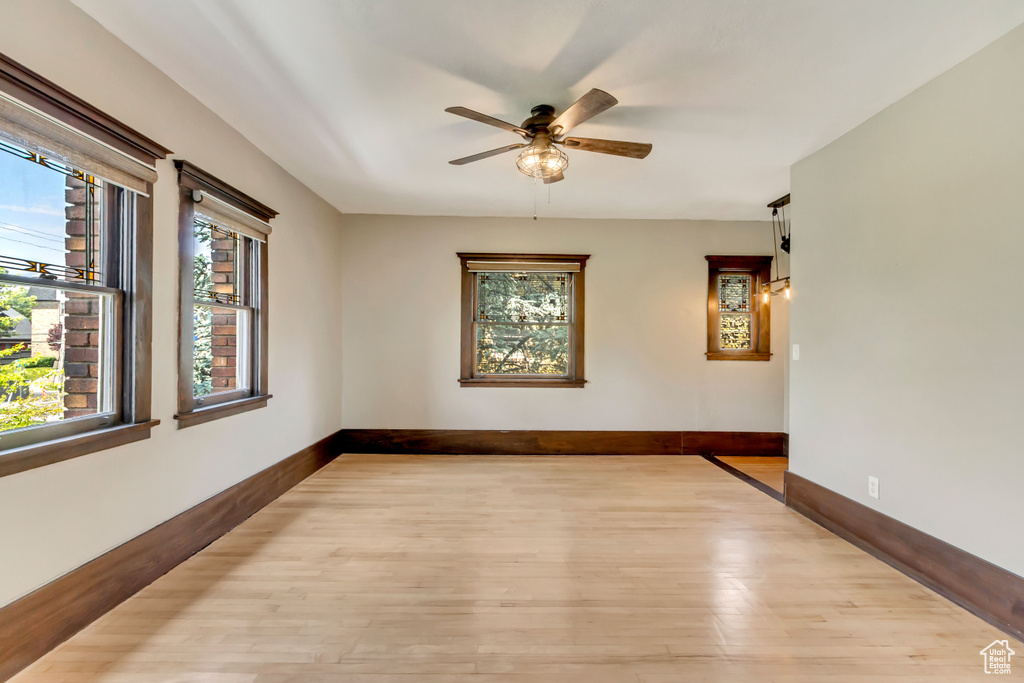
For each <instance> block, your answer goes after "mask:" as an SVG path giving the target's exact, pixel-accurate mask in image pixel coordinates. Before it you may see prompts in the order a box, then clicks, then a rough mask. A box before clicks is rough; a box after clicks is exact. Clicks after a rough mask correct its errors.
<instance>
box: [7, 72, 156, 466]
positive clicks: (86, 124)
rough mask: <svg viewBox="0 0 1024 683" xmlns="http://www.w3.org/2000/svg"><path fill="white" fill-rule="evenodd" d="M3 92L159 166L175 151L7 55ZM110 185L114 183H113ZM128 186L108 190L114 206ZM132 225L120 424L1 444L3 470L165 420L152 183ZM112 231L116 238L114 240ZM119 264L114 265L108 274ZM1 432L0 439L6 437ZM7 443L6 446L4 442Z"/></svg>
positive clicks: (122, 264)
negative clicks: (156, 361) (157, 369)
mask: <svg viewBox="0 0 1024 683" xmlns="http://www.w3.org/2000/svg"><path fill="white" fill-rule="evenodd" d="M0 91H2V92H3V93H5V94H7V95H10V96H11V97H14V98H16V99H18V100H21V101H22V102H25V103H26V104H29V105H31V106H33V107H35V108H37V109H39V110H40V111H42V112H44V113H46V114H49V115H50V116H53V117H54V118H56V119H57V120H59V121H62V122H63V123H65V124H67V125H69V126H71V127H72V128H75V129H76V130H79V131H81V132H83V133H86V134H88V135H91V136H93V137H95V138H96V139H98V140H101V141H102V142H105V143H107V144H109V145H110V146H111V147H114V148H115V149H118V150H120V151H122V152H124V153H125V154H127V155H129V156H131V157H133V158H135V159H137V160H138V161H140V162H142V163H145V164H148V165H150V166H152V165H153V164H155V162H156V161H157V160H158V159H163V158H165V157H166V156H167V155H168V154H170V153H171V152H170V150H169V149H167V148H165V147H163V146H161V145H159V144H157V143H156V142H153V141H152V140H150V139H149V138H147V137H146V136H144V135H143V134H141V133H139V132H138V131H136V130H134V129H132V128H129V127H128V126H126V125H125V124H123V123H121V122H120V121H118V120H116V119H114V118H113V117H111V116H108V115H107V114H105V113H103V112H102V111H100V110H99V109H96V108H95V107H93V106H92V105H90V104H88V103H86V102H85V101H83V100H81V99H79V98H78V97H75V96H74V95H72V94H71V93H69V92H68V91H66V90H64V89H63V88H61V87H59V86H58V85H56V84H54V83H52V82H51V81H48V80H46V79H45V78H43V77H42V76H40V75H39V74H36V73H35V72H33V71H31V70H30V69H27V68H26V67H24V66H22V65H21V64H18V63H17V62H15V61H13V60H12V59H10V58H9V57H7V56H5V55H3V54H0ZM107 187H111V186H109V185H108V186H107ZM121 192H127V190H117V191H111V192H104V202H110V203H111V204H108V206H111V205H112V203H113V202H114V201H115V196H117V195H119V194H120V193H121ZM133 195H134V203H135V216H134V218H135V219H134V221H132V222H131V225H127V226H120V227H121V233H120V234H119V235H117V236H116V238H117V239H120V244H119V248H120V250H121V258H120V261H119V263H118V264H117V268H118V269H119V271H120V272H122V273H123V276H122V279H121V282H120V283H119V289H120V290H121V291H122V292H123V297H122V306H121V311H120V312H119V315H120V334H121V338H122V340H123V343H122V344H121V349H122V354H123V356H122V361H121V377H120V390H121V401H120V410H119V416H118V417H119V422H120V424H117V425H114V426H111V427H107V428H102V429H97V430H93V431H89V432H85V433H82V434H75V435H73V436H68V437H64V438H58V439H52V440H50V441H44V442H42V443H36V444H30V445H26V446H21V447H18V448H11V449H8V450H0V477H3V476H7V475H10V474H16V473H18V472H24V471H26V470H30V469H35V468H37V467H43V466H45V465H49V464H52V463H55V462H61V461H64V460H70V459H72V458H77V457H80V456H83V455H88V454H90V453H96V452H97V451H103V450H106V449H109V448H114V447H116V446H122V445H124V444H127V443H131V442H133V441H139V440H142V439H148V438H149V435H150V431H151V430H152V429H153V427H155V426H156V425H158V424H160V421H159V420H153V419H151V411H152V386H153V363H152V347H153V300H152V299H153V199H152V196H153V184H152V183H147V184H146V195H142V194H135V193H133ZM114 238H115V237H114V236H111V237H110V239H114ZM111 267H112V264H108V267H107V271H108V273H110V272H114V271H112V270H110V268H111ZM2 443H3V441H2V436H0V444H2ZM0 448H2V446H0Z"/></svg>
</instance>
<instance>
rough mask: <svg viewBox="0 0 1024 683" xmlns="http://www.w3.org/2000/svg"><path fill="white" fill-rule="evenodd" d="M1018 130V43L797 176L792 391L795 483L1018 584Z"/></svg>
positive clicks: (862, 129) (1021, 152) (1021, 381)
mask: <svg viewBox="0 0 1024 683" xmlns="http://www.w3.org/2000/svg"><path fill="white" fill-rule="evenodd" d="M1022 114H1024V27H1022V28H1018V29H1016V30H1014V31H1012V32H1011V33H1009V34H1008V35H1007V36H1005V37H1003V38H1001V39H1000V40H998V41H996V42H995V43H993V44H992V45H990V46H989V47H987V48H985V49H984V50H982V51H981V52H979V53H977V54H976V55H974V56H973V57H971V58H969V59H967V60H966V61H965V62H963V63H961V64H960V65H959V66H957V67H955V68H954V69H952V70H950V71H948V72H947V73H945V74H943V75H941V76H939V77H938V78H936V79H935V80H933V81H931V82H930V83H928V84H926V85H925V86H923V87H922V88H920V89H919V90H917V91H916V92H914V93H912V94H911V95H909V96H908V97H906V98H905V99H903V100H901V101H899V102H897V103H896V104H894V105H892V106H891V107H889V108H888V109H886V110H885V111H883V112H881V113H880V114H878V115H877V116H875V117H874V118H872V119H870V120H869V121H867V122H865V123H864V124H862V125H861V126H859V127H857V128H856V129H854V130H853V131H851V132H850V133H848V134H846V135H845V136H843V137H842V138H840V139H839V140H837V141H836V142H834V143H832V144H830V145H829V146H828V147H826V148H824V149H822V150H821V151H819V152H817V153H815V154H813V155H811V156H810V157H808V158H807V159H805V160H803V161H801V162H800V163H798V164H797V165H796V166H795V167H794V168H793V174H792V194H793V233H794V242H795V245H796V247H795V251H794V254H793V275H794V280H793V282H794V287H795V297H794V300H793V304H792V309H793V310H792V340H793V342H794V343H798V344H800V350H801V359H800V360H799V361H796V362H793V363H792V372H791V382H792V383H791V387H790V390H791V468H792V469H793V470H794V471H795V472H797V473H798V474H801V475H803V476H805V477H807V478H809V479H811V480H813V481H815V482H818V483H820V484H822V485H824V486H827V487H829V488H831V489H833V490H835V491H838V492H839V493H841V494H843V495H845V496H848V497H850V498H853V499H854V500H857V501H859V502H861V503H864V504H866V505H869V506H871V507H874V508H876V509H878V510H880V511H881V512H883V513H885V514H888V515H891V516H893V517H895V518H897V519H899V520H902V521H903V522H906V523H907V524H910V525H911V526H913V527H916V528H918V529H921V530H922V531H925V532H927V533H929V534H932V535H935V536H937V537H939V538H941V539H943V540H945V541H948V542H950V543H952V544H954V545H956V546H959V547H960V548H963V549H965V550H967V551H969V552H971V553H974V554H976V555H979V556H981V557H983V558H985V559H987V560H989V561H990V562H993V563H995V564H997V565H1000V566H1002V567H1004V568H1006V569H1009V570H1010V571H1013V572H1016V573H1017V574H1021V575H1024V544H1022V543H1021V542H1020V531H1019V518H1020V499H1021V482H1024V431H1022V429H1021V420H1022V416H1024V390H1022V386H1024V354H1022V353H1021V340H1022V338H1024V317H1022V315H1021V303H1020V302H1021V294H1020V292H1021V286H1020V281H1021V277H1020V264H1021V256H1022V255H1024V224H1022V220H1024V117H1022ZM869 475H872V476H877V477H878V478H879V480H880V481H879V483H880V494H881V496H880V498H879V499H878V500H874V499H872V498H869V497H868V496H867V478H868V476H869Z"/></svg>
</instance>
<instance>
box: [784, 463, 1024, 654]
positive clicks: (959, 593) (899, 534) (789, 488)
mask: <svg viewBox="0 0 1024 683" xmlns="http://www.w3.org/2000/svg"><path fill="white" fill-rule="evenodd" d="M786 505H787V506H788V507H790V508H792V509H793V510H795V511H796V512H799V513H800V514H802V515H803V516H804V517H807V518H808V519H810V520H811V521H813V522H815V523H817V524H819V525H821V526H823V527H825V528H826V529H828V530H829V531H831V532H832V533H834V534H835V535H837V536H839V537H840V538H844V539H846V540H847V541H849V542H850V543H852V544H854V545H855V546H857V547H859V548H861V549H862V550H865V551H867V552H868V553H870V554H871V555H874V556H875V557H877V558H878V559H880V560H882V561H883V562H885V563H886V564H888V565H890V566H892V567H894V568H896V569H898V570H899V571H901V572H903V573H904V574H906V575H907V576H909V577H910V578H912V579H914V580H915V581H917V582H918V583H921V584H923V585H925V586H927V587H928V588H930V589H932V590H933V591H935V592H936V593H938V594H939V595H941V596H943V597H945V598H947V599H949V600H951V601H953V602H955V603H956V604H958V605H960V606H961V607H963V608H964V609H966V610H967V611H968V612H971V613H972V614H974V615H976V616H978V617H980V618H981V619H984V620H985V621H987V622H988V623H990V624H992V625H993V626H995V627H996V628H999V629H1001V630H1002V631H1004V632H1005V633H1007V634H1009V635H1011V636H1013V637H1014V638H1016V639H1017V640H1019V641H1021V642H1024V578H1022V577H1020V576H1017V575H1016V574H1013V573H1011V572H1009V571H1007V570H1005V569H1003V568H1001V567H997V566H996V565H994V564H991V563H990V562H987V561H985V560H983V559H981V558H980V557H977V556H975V555H972V554H970V553H968V552H966V551H964V550H961V549H960V548H957V547H956V546H953V545H950V544H949V543H946V542H945V541H941V540H939V539H937V538H935V537H934V536H929V535H928V534H926V533H924V532H923V531H919V530H917V529H915V528H913V527H911V526H908V525H906V524H904V523H903V522H900V521H898V520H895V519H893V518H892V517H889V516H887V515H884V514H882V513H881V512H878V511H877V510H873V509H872V508H869V507H867V506H866V505H862V504H860V503H858V502H856V501H854V500H851V499H849V498H847V497H845V496H842V495H840V494H838V493H836V492H835V491H832V490H831V489H827V488H825V487H824V486H821V485H820V484H816V483H814V482H812V481H810V480H808V479H804V478H803V477H801V476H800V475H797V474H793V473H792V472H786Z"/></svg>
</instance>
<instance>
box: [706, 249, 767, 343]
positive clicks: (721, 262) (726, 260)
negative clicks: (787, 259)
mask: <svg viewBox="0 0 1024 683" xmlns="http://www.w3.org/2000/svg"><path fill="white" fill-rule="evenodd" d="M704 258H706V259H707V261H708V350H707V353H706V354H705V355H706V356H707V359H708V360H771V357H772V353H771V303H770V301H769V303H767V304H765V303H763V302H762V301H761V287H762V286H763V285H765V284H767V283H768V282H769V281H770V280H771V265H772V257H771V256H705V257H704ZM720 273H746V274H748V275H750V276H751V280H752V281H751V292H750V296H751V306H752V308H753V311H752V317H753V330H752V341H753V348H751V349H723V348H721V346H720V339H719V333H718V325H719V320H720V314H719V311H718V275H719V274H720Z"/></svg>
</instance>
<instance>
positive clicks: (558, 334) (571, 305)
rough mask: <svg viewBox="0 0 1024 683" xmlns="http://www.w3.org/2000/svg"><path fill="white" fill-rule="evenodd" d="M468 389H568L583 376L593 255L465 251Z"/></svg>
mask: <svg viewBox="0 0 1024 683" xmlns="http://www.w3.org/2000/svg"><path fill="white" fill-rule="evenodd" d="M459 258H460V259H461V261H462V269H463V278H462V281H463V325H462V332H463V341H462V344H463V348H462V377H461V379H460V382H461V384H462V385H463V386H569V387H581V386H583V384H584V379H583V268H584V266H585V264H586V261H587V258H588V257H587V256H566V255H546V254H545V255H532V254H531V255H526V254H459Z"/></svg>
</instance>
